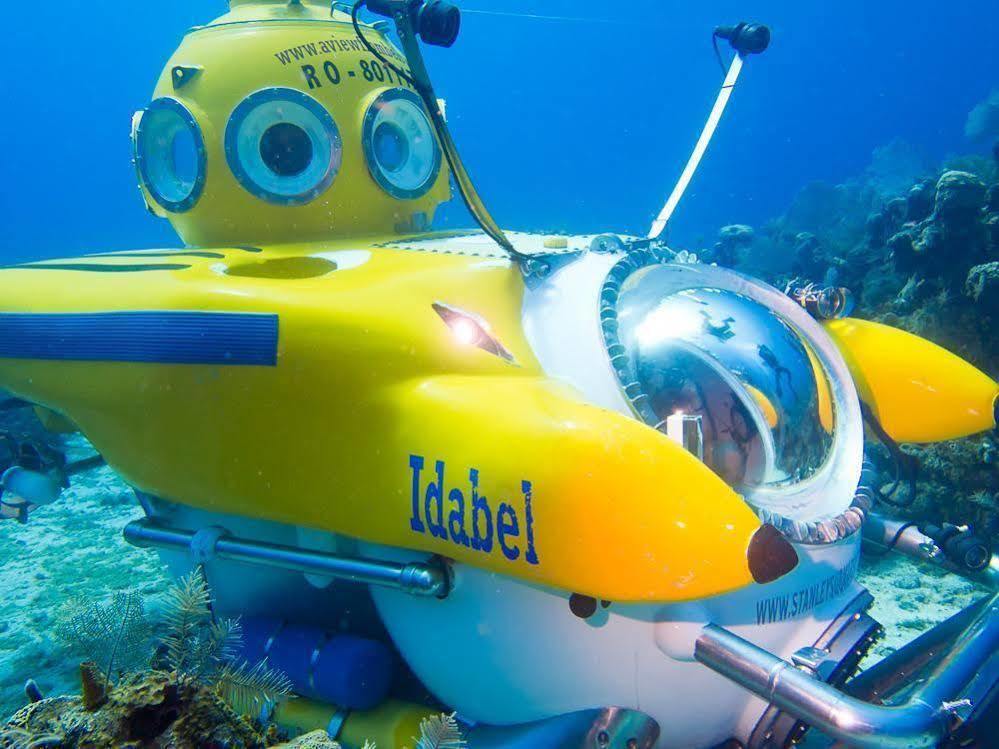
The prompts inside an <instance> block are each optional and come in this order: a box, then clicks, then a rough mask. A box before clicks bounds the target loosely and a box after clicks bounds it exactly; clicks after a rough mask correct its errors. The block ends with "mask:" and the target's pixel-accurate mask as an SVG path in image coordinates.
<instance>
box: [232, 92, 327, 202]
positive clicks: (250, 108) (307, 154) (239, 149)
mask: <svg viewBox="0 0 999 749" xmlns="http://www.w3.org/2000/svg"><path fill="white" fill-rule="evenodd" d="M225 155H226V161H227V162H228V164H229V169H230V170H231V171H232V174H233V176H234V177H235V178H236V180H237V181H238V182H239V183H240V185H242V186H243V188H244V189H245V190H246V191H247V192H249V193H250V194H251V195H253V196H254V197H257V198H260V199H261V200H264V201H266V202H268V203H273V204H276V205H282V206H298V205H305V204H306V203H309V202H311V201H312V200H315V198H317V197H318V196H319V195H321V194H322V193H323V192H325V191H326V190H327V189H329V187H330V185H332V184H333V181H334V180H335V179H336V176H337V174H338V173H339V171H340V166H341V164H342V162H343V141H342V140H341V138H340V130H339V128H338V127H337V125H336V122H335V121H334V120H333V117H332V115H330V113H329V112H328V111H327V110H326V108H325V107H323V105H322V104H320V103H319V102H318V101H316V100H315V99H313V98H312V97H311V96H309V95H308V94H305V93H303V92H301V91H298V90H296V89H292V88H265V89H261V90H259V91H256V92H255V93H252V94H250V95H249V96H247V97H246V98H245V99H243V101H241V102H240V103H239V104H238V105H237V106H236V108H235V109H234V110H233V112H232V114H231V115H230V117H229V122H228V124H227V125H226V130H225Z"/></svg>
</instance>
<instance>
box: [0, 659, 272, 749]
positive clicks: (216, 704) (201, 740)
mask: <svg viewBox="0 0 999 749" xmlns="http://www.w3.org/2000/svg"><path fill="white" fill-rule="evenodd" d="M86 678H87V677H84V679H86ZM3 730H4V731H6V732H8V733H10V734H11V735H16V734H17V733H21V734H22V735H25V736H28V737H32V738H31V740H32V741H33V740H35V739H34V738H33V737H36V736H49V737H54V739H53V740H55V743H50V744H47V745H48V746H59V747H61V748H65V749H75V748H76V747H80V748H81V749H83V748H84V747H86V749H105V748H107V749H111V748H112V747H115V748H124V747H135V748H136V749H138V747H144V746H163V747H175V748H176V749H188V748H190V749H196V748H199V749H209V748H211V747H218V748H219V749H221V747H229V748H230V749H257V748H258V747H261V748H262V747H264V746H268V743H267V739H268V736H267V733H266V732H265V731H263V730H261V729H260V728H259V727H258V726H254V725H253V724H251V723H250V722H249V721H247V720H246V719H245V718H242V717H240V716H239V715H237V714H236V713H235V711H233V710H232V708H231V707H229V705H228V704H227V703H226V702H225V701H224V700H222V699H221V698H220V697H219V696H218V695H217V694H216V693H215V692H214V691H213V690H211V689H209V688H207V687H205V686H204V685H203V684H201V683H199V682H198V681H197V680H195V679H193V678H190V677H184V676H178V675H177V674H172V673H168V672H164V671H145V672H139V673H135V674H130V675H128V676H125V677H124V678H123V679H122V680H121V681H120V682H119V683H118V684H116V685H115V686H113V687H110V688H109V691H108V693H107V695H106V699H104V700H103V701H102V702H101V703H100V704H99V706H95V705H93V704H89V705H88V703H87V702H86V701H85V700H84V699H83V698H82V697H54V698H51V699H45V700H41V701H40V702H34V703H31V704H30V705H27V706H26V707H24V708H22V709H21V710H20V711H18V712H17V713H15V714H14V716H13V717H12V718H11V719H10V721H9V722H8V724H7V726H6V727H5V729H3ZM2 736H3V733H0V737H2ZM271 743H274V742H273V741H272V742H271ZM29 745H30V743H29ZM13 746H17V744H16V743H15V742H10V743H9V744H5V743H4V740H3V739H2V738H0V747H4V749H7V747H13Z"/></svg>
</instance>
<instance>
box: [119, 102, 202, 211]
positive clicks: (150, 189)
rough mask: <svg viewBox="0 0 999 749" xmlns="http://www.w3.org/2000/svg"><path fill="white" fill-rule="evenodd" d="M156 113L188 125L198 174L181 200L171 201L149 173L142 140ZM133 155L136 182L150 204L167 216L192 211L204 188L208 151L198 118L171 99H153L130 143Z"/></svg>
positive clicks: (146, 153)
mask: <svg viewBox="0 0 999 749" xmlns="http://www.w3.org/2000/svg"><path fill="white" fill-rule="evenodd" d="M158 111H168V112H171V113H173V114H176V115H178V116H179V117H180V119H181V120H182V122H183V123H184V124H185V125H186V126H187V128H188V132H189V134H190V135H191V137H192V138H193V140H194V147H195V154H196V156H197V164H196V168H197V173H196V175H195V178H194V184H193V185H192V187H191V190H190V191H189V192H188V194H187V196H186V197H184V198H183V199H181V200H170V199H169V198H167V197H166V196H165V195H163V193H162V192H161V191H160V189H159V188H158V187H157V186H156V184H155V183H154V181H153V179H152V177H151V175H150V170H149V152H148V150H147V149H143V147H142V142H143V137H144V135H145V134H146V133H148V129H149V127H150V123H151V122H152V119H151V116H153V115H155V114H156V112H158ZM132 152H133V156H134V158H135V165H136V168H137V170H138V172H139V179H140V181H141V182H142V187H143V189H144V190H145V191H146V192H147V193H148V194H149V197H151V198H152V199H153V201H154V202H155V203H156V204H157V205H158V206H160V207H161V208H163V209H164V210H165V211H168V212H170V213H186V212H187V211H189V210H191V209H192V208H193V207H194V206H195V205H196V204H197V202H198V200H199V199H200V198H201V194H202V193H203V192H204V189H205V180H206V179H207V175H208V152H207V150H206V148H205V136H204V134H203V133H202V131H201V126H200V125H199V124H198V120H197V118H196V117H195V116H194V114H193V113H192V112H191V110H190V109H188V108H187V107H186V106H184V104H183V103H182V102H181V101H180V100H178V99H175V98H174V97H172V96H161V97H159V98H157V99H153V100H152V101H151V102H150V103H149V106H147V107H146V108H145V109H143V110H142V116H141V117H140V118H139V122H138V124H137V125H136V128H135V136H134V138H133V141H132Z"/></svg>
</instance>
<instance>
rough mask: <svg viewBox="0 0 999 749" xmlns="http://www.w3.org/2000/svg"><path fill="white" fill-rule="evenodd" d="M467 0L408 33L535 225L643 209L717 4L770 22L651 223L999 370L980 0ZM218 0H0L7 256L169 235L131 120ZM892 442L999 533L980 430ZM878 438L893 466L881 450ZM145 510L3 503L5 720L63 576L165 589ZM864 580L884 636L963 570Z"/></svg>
mask: <svg viewBox="0 0 999 749" xmlns="http://www.w3.org/2000/svg"><path fill="white" fill-rule="evenodd" d="M458 2H459V4H460V5H461V6H462V8H463V11H464V15H463V23H462V33H461V36H460V38H459V39H458V42H457V44H455V46H454V47H453V48H451V49H445V50H442V49H437V48H427V47H425V48H424V51H425V54H426V56H427V59H428V62H429V66H430V70H431V74H432V77H433V79H434V82H435V85H436V88H437V93H438V94H439V95H440V96H441V97H443V98H445V99H446V100H447V114H448V119H449V123H450V126H451V128H452V130H453V134H454V136H455V138H456V140H457V142H458V145H459V147H460V150H461V152H462V155H463V157H464V160H465V162H466V165H467V166H468V167H469V169H470V171H471V173H472V176H473V177H474V180H475V182H476V184H477V186H478V189H479V192H480V193H481V194H482V196H483V198H484V199H485V202H486V204H487V205H488V207H489V209H490V211H491V212H492V214H493V215H494V216H495V217H496V218H497V219H498V221H499V223H500V224H502V225H503V226H504V227H505V228H508V229H513V230H521V231H528V232H535V233H545V234H549V233H556V234H573V235H580V234H590V233H597V232H615V233H621V234H645V232H646V231H647V228H648V226H649V224H650V222H651V221H652V219H653V218H654V217H655V215H656V214H657V213H658V211H659V210H660V208H661V207H662V205H663V203H664V201H665V199H666V197H667V195H668V193H669V192H670V190H671V188H672V187H673V184H674V182H675V181H676V179H677V177H678V176H679V174H680V172H681V170H682V168H683V166H684V163H685V162H686V160H687V157H688V155H689V153H690V151H691V148H692V147H693V145H694V143H695V141H696V139H697V136H698V134H699V132H700V129H701V127H702V126H703V124H704V121H705V118H706V117H707V115H708V112H709V110H710V108H711V105H712V103H713V102H714V100H715V97H716V95H717V93H718V88H719V86H720V85H721V82H722V78H723V71H722V70H721V69H720V68H719V64H718V60H717V59H716V58H715V54H714V51H713V50H712V45H711V32H712V30H713V29H714V28H715V27H716V26H718V25H721V24H732V23H735V22H737V21H740V20H751V21H760V22H763V23H767V24H769V25H770V26H771V27H772V30H773V41H772V44H771V47H770V49H769V50H768V51H767V52H766V53H765V54H764V55H762V56H759V57H752V58H750V59H749V60H748V63H747V65H746V68H745V70H744V73H743V76H742V78H741V79H740V82H739V85H738V87H737V88H736V90H735V93H734V96H733V98H732V101H731V104H730V106H729V108H728V110H727V112H726V115H725V117H724V119H723V120H722V123H721V126H720V128H719V130H718V133H717V136H716V137H715V139H714V141H712V143H711V146H710V148H709V150H708V153H707V156H706V158H705V159H704V162H703V164H702V166H701V168H700V170H699V171H698V173H697V174H696V176H695V178H694V181H693V183H692V185H691V187H690V190H689V191H688V193H687V195H686V197H685V199H684V200H683V202H682V203H681V204H680V206H679V209H678V211H677V213H676V214H675V218H674V220H673V222H672V223H671V224H670V228H669V241H670V244H671V245H672V246H673V247H674V248H675V249H677V250H690V251H693V252H696V253H697V255H698V257H699V258H700V259H701V260H705V261H708V262H716V263H718V264H720V265H723V266H729V267H734V268H736V269H738V270H741V271H744V272H747V273H751V274H754V275H757V276H759V277H760V278H762V279H763V280H765V281H767V282H769V283H771V284H773V285H775V286H777V287H779V288H784V287H785V285H786V284H788V282H789V281H791V280H792V279H795V280H798V279H809V280H815V281H828V282H829V283H830V284H834V285H837V286H838V285H842V286H845V287H849V288H850V289H851V291H852V292H853V294H854V297H855V299H856V301H857V305H858V312H857V314H858V316H860V317H864V318H867V319H872V320H876V321H878V322H882V323H886V324H889V325H892V326H896V327H899V328H903V329H905V330H908V331H910V332H914V333H917V334H919V335H922V336H924V337H925V338H928V339H930V340H932V341H934V342H937V343H940V344H942V345H944V346H946V347H947V348H949V349H951V350H952V351H954V352H955V353H957V354H958V355H960V356H962V357H964V358H965V359H967V360H968V361H970V362H971V363H973V364H974V365H975V366H977V367H979V368H980V369H982V370H983V371H984V372H986V373H987V374H988V375H989V376H991V377H992V378H994V379H996V378H999V43H997V42H996V30H997V29H999V2H997V1H996V0H951V1H950V2H938V1H936V0H934V1H933V2H930V0H909V1H906V0H875V1H873V2H872V1H871V0H837V1H836V2H828V1H824V0H804V1H802V0H798V1H793V0H739V1H736V0H707V1H706V2H680V1H679V0H634V1H633V2H630V3H609V2H602V3H596V2H582V1H581V0H458ZM226 8H227V2H226V1H225V0H170V2H166V1H164V0H156V1H150V0H146V1H145V2H136V0H129V2H126V1H125V0H101V1H100V2H93V1H91V2H84V1H83V0H50V1H49V2H45V3H23V2H22V3H8V4H7V6H5V10H6V17H7V18H8V24H7V33H6V40H5V41H6V47H5V53H6V54H5V59H6V64H5V65H4V66H3V69H2V73H0V76H2V77H3V82H4V85H3V104H2V107H3V112H4V116H3V117H0V143H2V144H3V146H4V147H3V151H2V157H0V163H2V164H3V176H4V179H3V180H0V216H2V219H3V224H2V229H0V266H2V265H7V264H12V263H19V262H24V261H27V260H31V259H36V258H53V257H74V256H78V255H80V254H84V253H93V252H103V251H114V250H129V249H135V248H153V247H171V246H177V245H178V243H179V239H178V238H177V237H176V235H175V234H174V233H173V230H172V229H171V228H170V226H169V224H168V223H167V222H166V221H163V220H161V219H157V218H155V217H153V216H152V215H150V214H149V213H147V212H146V210H145V209H144V206H143V201H142V199H141V197H140V194H139V190H138V189H137V185H136V182H137V179H136V174H135V170H134V168H133V166H132V164H131V149H130V143H129V129H130V122H131V118H132V115H133V113H134V112H135V111H136V110H139V109H141V108H143V107H144V106H146V105H147V104H148V102H149V99H150V95H151V92H152V90H153V87H154V84H155V81H156V79H157V77H158V75H159V74H160V72H161V70H162V67H163V65H164V63H165V61H166V60H167V58H168V57H169V55H170V54H171V52H172V51H173V50H174V49H175V48H176V46H177V45H178V44H179V42H180V39H181V37H182V36H183V34H184V33H185V31H186V30H188V29H189V28H190V27H192V26H195V25H199V24H203V23H207V22H208V21H210V20H211V19H213V18H215V17H217V16H219V15H221V14H223V13H224V12H225V11H226ZM722 51H723V54H724V55H725V56H726V58H727V57H728V56H729V54H730V51H729V50H728V49H727V46H726V47H723V50H722ZM471 225H472V220H471V217H470V216H469V215H468V214H467V212H466V211H465V209H464V208H463V206H462V205H461V203H460V200H459V199H458V198H455V199H453V200H452V201H451V203H449V204H448V205H446V206H444V207H442V208H441V210H440V211H439V213H438V217H437V226H438V227H440V228H454V227H468V226H471ZM5 398H6V393H4V392H3V391H0V433H3V432H7V431H10V432H11V433H15V434H24V435H27V436H28V437H30V438H33V439H37V440H38V441H39V443H44V444H48V442H46V441H51V442H52V443H53V445H54V446H55V447H56V448H58V449H59V450H61V451H64V452H65V453H66V455H67V457H68V458H69V459H70V460H75V459H81V458H87V457H90V456H91V455H92V453H93V447H92V446H91V445H90V444H89V443H88V442H87V441H86V440H85V439H84V438H83V437H82V436H79V435H73V436H69V437H62V436H58V437H56V436H52V435H50V434H48V433H45V432H44V431H43V430H42V429H41V425H40V424H39V423H38V420H37V419H36V418H35V417H34V415H33V412H30V411H28V410H27V409H18V410H14V409H11V410H9V411H5V410H3V404H4V402H5V401H4V399H5ZM902 450H903V451H904V452H905V453H906V454H907V455H909V456H910V457H911V459H912V461H914V462H915V463H917V464H918V465H919V466H920V469H919V483H918V487H917V490H916V492H915V493H914V494H913V495H912V497H911V500H912V501H911V503H910V504H909V505H908V506H907V507H905V508H904V512H902V514H903V515H904V518H905V519H906V520H914V521H924V520H934V521H937V520H946V521H952V522H954V523H971V524H972V525H973V526H974V527H975V528H976V529H978V530H979V531H980V532H981V533H982V534H983V535H984V536H987V537H990V538H991V539H992V541H993V543H994V544H995V545H996V547H997V548H999V432H996V433H993V434H987V435H975V436H973V437H969V438H967V439H963V440H955V441H952V442H944V443H938V444H933V445H928V446H916V445H904V446H903V447H902ZM870 456H871V457H872V459H873V460H874V462H875V464H876V466H877V468H879V469H882V470H883V472H884V471H887V470H888V469H889V468H890V467H891V462H892V461H891V460H890V459H889V453H888V451H886V450H883V449H880V448H878V447H876V446H873V445H872V446H871V451H870ZM0 473H2V470H0ZM886 475H887V474H886ZM140 514H141V511H140V509H139V508H138V507H137V506H136V502H135V496H134V494H133V492H132V491H131V489H130V488H129V487H128V486H126V484H125V483H124V482H123V480H122V479H121V478H120V477H119V476H117V475H116V474H115V473H114V472H113V471H112V470H111V469H110V468H108V467H106V466H104V467H99V468H96V469H94V470H88V471H86V472H85V473H83V474H81V475H80V476H79V477H74V480H73V482H72V485H71V486H70V487H69V488H68V489H67V490H66V492H65V494H64V495H63V497H62V498H61V499H60V501H59V502H58V503H57V504H55V505H53V506H51V507H46V508H41V509H39V510H38V511H37V513H36V514H35V515H33V516H32V518H31V522H30V523H29V524H27V525H20V524H15V523H14V522H6V523H0V612H2V615H0V747H5V746H6V745H5V743H4V735H3V729H4V725H3V721H4V720H5V719H6V718H7V716H9V715H11V714H12V713H13V712H14V711H15V710H17V709H19V708H20V707H21V706H22V705H23V704H24V701H25V690H24V684H25V679H26V678H28V677H32V678H34V679H37V680H38V687H39V688H40V689H41V690H42V691H43V692H44V693H45V694H48V695H56V694H68V693H73V694H75V693H76V692H77V691H79V688H80V674H79V669H78V667H79V659H78V658H76V657H75V655H72V654H69V649H68V648H67V646H66V643H65V642H62V643H61V644H60V638H61V639H62V640H65V639H66V638H65V636H64V635H60V634H59V632H58V629H59V628H60V627H63V626H64V622H63V621H62V619H61V617H63V616H64V614H60V613H59V612H60V611H61V610H63V609H65V608H66V605H67V603H70V604H73V602H74V600H75V599H76V598H77V597H79V600H80V601H83V603H87V601H89V600H96V601H101V600H103V601H104V602H106V603H110V605H111V606H112V607H115V606H118V605H119V603H120V602H121V601H123V600H124V599H119V598H114V597H112V596H114V595H115V594H117V595H118V596H122V595H126V594H125V591H126V590H129V591H132V593H131V594H130V595H135V596H138V597H140V598H142V599H144V600H146V601H147V603H149V608H150V611H149V613H150V614H151V618H152V619H157V618H158V617H161V615H162V607H163V601H164V600H165V599H167V598H169V596H170V595H171V593H170V591H171V590H174V589H173V588H171V585H172V584H173V581H172V580H171V579H170V578H169V576H168V574H167V571H166V570H165V568H164V567H163V565H162V564H160V562H159V560H158V559H157V558H156V557H155V555H153V554H151V553H140V552H138V551H136V550H135V549H132V548H131V547H126V545H125V542H124V540H123V539H122V534H121V530H122V527H123V526H124V525H125V523H127V522H128V521H129V520H130V519H134V518H135V517H138V516H139V515H140ZM67 527H68V528H71V533H67V531H66V529H67ZM860 582H861V583H862V584H863V585H864V586H865V587H866V588H868V589H869V590H870V591H871V593H872V594H873V595H874V598H875V600H876V604H875V609H874V614H875V618H877V619H878V620H879V621H881V622H882V623H883V624H884V625H885V626H886V629H887V632H888V636H887V638H886V639H885V640H884V641H882V642H879V643H877V644H876V645H875V646H874V648H873V650H872V655H873V656H875V657H881V656H884V655H887V654H888V653H890V652H892V651H893V649H894V648H896V647H899V646H900V645H901V644H902V643H905V642H908V641H909V640H911V639H912V638H913V637H915V636H916V635H917V634H919V633H922V632H924V631H926V630H927V629H928V628H930V627H932V626H933V625H935V624H936V623H937V622H939V621H941V620H942V619H944V618H946V617H948V616H950V614H951V613H953V612H954V611H956V610H957V609H959V608H961V607H963V606H965V605H968V604H970V603H971V602H972V601H974V600H976V599H977V598H978V597H979V596H980V595H981V590H980V589H979V588H977V587H976V586H975V585H974V584H972V583H970V582H968V581H966V580H964V579H961V578H958V577H957V576H956V575H949V574H946V573H944V572H942V571H940V570H938V569H936V568H929V567H927V568H926V569H920V568H917V567H916V566H915V565H913V564H911V563H910V562H909V561H908V560H900V558H897V557H895V556H893V555H887V556H883V557H881V558H876V559H867V558H866V557H865V559H864V561H863V564H862V566H861V572H860ZM78 602H79V601H77V603H78ZM69 608H70V609H72V606H70V607H69Z"/></svg>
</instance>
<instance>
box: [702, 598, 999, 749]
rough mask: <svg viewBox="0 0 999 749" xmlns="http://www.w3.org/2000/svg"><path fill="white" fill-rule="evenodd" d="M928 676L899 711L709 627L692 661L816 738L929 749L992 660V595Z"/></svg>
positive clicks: (996, 629)
mask: <svg viewBox="0 0 999 749" xmlns="http://www.w3.org/2000/svg"><path fill="white" fill-rule="evenodd" d="M981 606H982V608H981V610H980V611H979V612H978V613H977V614H976V615H975V616H974V617H973V618H972V619H971V621H970V622H969V623H968V625H967V627H966V628H965V629H964V631H963V632H961V633H960V634H959V635H958V636H957V637H956V638H955V639H954V643H953V646H952V647H951V648H950V650H949V651H948V652H947V653H945V654H944V655H943V656H942V657H941V658H940V659H939V661H938V662H937V663H936V665H935V666H934V667H933V669H932V671H931V672H930V673H929V675H928V676H927V677H926V678H925V680H923V681H921V682H920V683H919V684H918V686H916V688H915V689H914V690H913V691H912V693H911V694H910V695H909V697H908V699H907V701H906V702H904V703H902V704H898V705H890V706H888V705H875V704H871V703H869V702H864V701H863V700H860V699H857V698H856V697H853V696H851V695H849V694H847V693H845V692H843V691H841V690H839V689H837V688H835V687H833V686H830V685H829V684H826V683H825V682H823V681H820V680H818V679H816V678H815V677H814V676H813V675H812V674H810V673H809V672H808V671H806V670H802V669H799V668H796V667H795V666H794V665H793V664H791V663H788V662H787V661H785V660H783V659H781V658H778V657H777V656H775V655H773V654H772V653H769V652H767V651H766V650H763V649H762V648H759V647H757V646H756V645H753V644H752V643H751V642H748V641H747V640H744V639H742V638H741V637H739V636H737V635H735V634H732V633H731V632H729V631H727V630H725V629H723V628H722V627H718V626H716V625H713V624H709V625H708V626H706V627H705V628H704V630H703V631H702V632H701V635H700V636H699V637H698V639H697V644H696V647H695V651H694V657H695V658H696V660H697V661H699V662H700V663H703V664H704V665H705V666H707V667H708V668H710V669H711V670H712V671H715V672H716V673H718V674H721V675H722V676H724V677H726V678H727V679H729V680H730V681H732V682H734V683H736V684H739V685H740V686H742V687H744V688H745V689H747V690H749V691H750V692H752V693H753V694H755V695H756V696H758V697H760V698H762V699H764V700H767V701H768V702H770V703H772V704H774V705H776V706H777V707H779V708H780V709H781V710H784V711H786V712H788V713H790V714H791V715H794V716H795V717H797V718H799V719H800V720H802V721H804V722H805V723H808V724H809V725H811V726H812V727H814V728H817V729H819V730H820V731H822V732H823V733H825V734H827V735H829V736H831V737H833V738H836V739H839V740H840V741H843V742H844V743H846V744H848V745H849V746H856V747H865V748H869V749H929V748H930V747H935V746H937V745H938V744H939V743H940V742H941V741H942V740H943V739H945V738H947V737H948V736H949V735H950V734H951V731H952V729H953V727H954V725H955V724H956V723H957V722H958V719H959V718H960V717H961V710H963V709H968V708H969V707H973V706H970V705H969V704H968V701H967V700H962V699H961V697H962V696H963V695H962V692H963V691H964V690H965V689H966V688H967V687H968V685H969V684H971V683H972V682H973V681H974V680H975V679H976V678H977V677H978V675H979V672H980V670H982V669H983V668H986V667H987V666H988V667H991V666H993V665H995V663H996V661H997V660H999V593H997V594H993V595H992V596H991V597H990V598H989V599H988V600H987V602H986V603H984V604H981Z"/></svg>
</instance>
